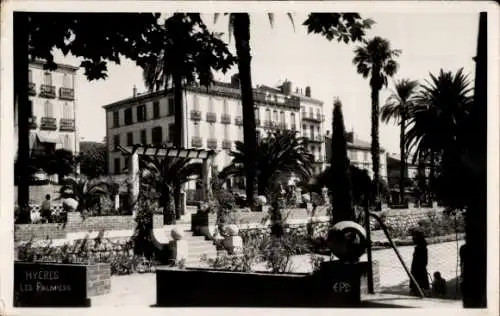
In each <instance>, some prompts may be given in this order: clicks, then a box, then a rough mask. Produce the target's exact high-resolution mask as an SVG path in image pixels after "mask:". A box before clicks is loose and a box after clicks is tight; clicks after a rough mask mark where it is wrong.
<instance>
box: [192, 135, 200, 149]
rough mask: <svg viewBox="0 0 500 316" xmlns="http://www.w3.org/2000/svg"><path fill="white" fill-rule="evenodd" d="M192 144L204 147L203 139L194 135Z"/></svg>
mask: <svg viewBox="0 0 500 316" xmlns="http://www.w3.org/2000/svg"><path fill="white" fill-rule="evenodd" d="M191 146H192V147H196V148H200V147H203V140H202V139H201V137H197V136H193V138H191Z"/></svg>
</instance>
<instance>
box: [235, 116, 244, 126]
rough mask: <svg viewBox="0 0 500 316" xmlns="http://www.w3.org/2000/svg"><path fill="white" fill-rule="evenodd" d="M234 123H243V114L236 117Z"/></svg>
mask: <svg viewBox="0 0 500 316" xmlns="http://www.w3.org/2000/svg"><path fill="white" fill-rule="evenodd" d="M234 124H236V125H239V126H241V125H243V118H242V117H241V116H237V117H235V118H234Z"/></svg>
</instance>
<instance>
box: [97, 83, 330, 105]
mask: <svg viewBox="0 0 500 316" xmlns="http://www.w3.org/2000/svg"><path fill="white" fill-rule="evenodd" d="M184 89H185V90H187V91H192V92H197V93H205V94H210V95H219V96H223V97H232V98H237V99H239V98H241V90H240V88H239V87H237V86H234V85H232V84H231V83H228V82H221V81H215V82H214V83H213V84H212V85H210V87H208V88H207V87H204V86H199V85H191V86H186V87H185V88H184ZM265 92H276V93H280V94H282V93H281V90H279V89H277V88H273V87H269V86H265V85H260V86H258V87H257V88H253V94H254V100H255V101H256V102H259V103H261V104H269V105H276V106H290V107H295V108H297V107H300V104H299V102H300V100H304V101H308V102H313V103H316V104H319V105H322V104H323V101H321V100H317V99H313V98H309V97H306V96H304V95H300V94H295V93H292V94H290V96H285V102H284V103H281V102H275V101H273V100H267V99H266V98H265ZM171 93H172V89H164V90H160V91H154V92H146V93H143V94H140V95H137V96H135V97H134V96H132V97H129V98H126V99H122V100H118V101H116V102H112V103H109V104H106V105H103V108H104V109H105V110H110V109H113V108H117V107H120V106H122V105H129V104H132V103H136V102H146V101H148V100H151V99H155V98H158V97H161V96H165V95H169V94H171Z"/></svg>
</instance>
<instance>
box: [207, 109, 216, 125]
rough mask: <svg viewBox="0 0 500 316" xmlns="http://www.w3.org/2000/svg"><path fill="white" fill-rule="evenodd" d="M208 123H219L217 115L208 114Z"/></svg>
mask: <svg viewBox="0 0 500 316" xmlns="http://www.w3.org/2000/svg"><path fill="white" fill-rule="evenodd" d="M206 119H207V122H209V123H215V122H217V114H216V113H214V112H207V118H206Z"/></svg>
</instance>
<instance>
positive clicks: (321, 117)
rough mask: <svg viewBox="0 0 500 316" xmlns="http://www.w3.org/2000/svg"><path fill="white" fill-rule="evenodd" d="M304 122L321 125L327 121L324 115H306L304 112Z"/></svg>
mask: <svg viewBox="0 0 500 316" xmlns="http://www.w3.org/2000/svg"><path fill="white" fill-rule="evenodd" d="M302 120H303V121H309V122H314V123H321V122H323V121H324V120H325V116H324V115H322V114H316V115H314V114H313V113H309V115H307V114H306V113H304V112H302Z"/></svg>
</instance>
